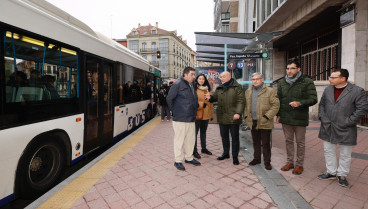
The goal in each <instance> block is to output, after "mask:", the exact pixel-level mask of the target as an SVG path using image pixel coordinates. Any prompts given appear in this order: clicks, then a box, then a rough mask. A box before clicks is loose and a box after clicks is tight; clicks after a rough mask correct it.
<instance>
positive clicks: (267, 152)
mask: <svg viewBox="0 0 368 209" xmlns="http://www.w3.org/2000/svg"><path fill="white" fill-rule="evenodd" d="M256 127H257V121H256V120H254V121H253V127H252V130H251V133H252V138H253V148H254V154H253V156H254V159H255V160H259V161H261V154H262V152H263V161H264V163H270V162H271V131H272V130H271V129H256Z"/></svg>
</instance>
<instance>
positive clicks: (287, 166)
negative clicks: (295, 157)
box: [281, 163, 294, 171]
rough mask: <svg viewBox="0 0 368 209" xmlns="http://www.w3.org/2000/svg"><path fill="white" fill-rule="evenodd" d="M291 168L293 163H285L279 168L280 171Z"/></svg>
mask: <svg viewBox="0 0 368 209" xmlns="http://www.w3.org/2000/svg"><path fill="white" fill-rule="evenodd" d="M293 168H294V164H292V163H286V165H284V166H282V168H281V170H282V171H288V170H290V169H293Z"/></svg>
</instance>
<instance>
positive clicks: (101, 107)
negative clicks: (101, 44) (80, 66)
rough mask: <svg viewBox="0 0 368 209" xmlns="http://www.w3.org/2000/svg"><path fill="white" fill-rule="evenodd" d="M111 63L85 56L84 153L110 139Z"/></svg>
mask: <svg viewBox="0 0 368 209" xmlns="http://www.w3.org/2000/svg"><path fill="white" fill-rule="evenodd" d="M112 66H113V65H112V64H109V63H104V62H103V61H102V60H101V59H98V58H95V57H89V56H87V57H86V67H85V69H86V76H87V88H86V90H87V104H86V105H87V108H86V116H87V117H86V128H85V136H86V141H85V153H86V152H88V151H91V150H93V149H95V148H97V147H99V146H102V145H105V144H107V143H109V142H110V141H111V140H112Z"/></svg>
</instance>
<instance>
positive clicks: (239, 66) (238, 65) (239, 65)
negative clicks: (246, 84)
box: [236, 61, 244, 69]
mask: <svg viewBox="0 0 368 209" xmlns="http://www.w3.org/2000/svg"><path fill="white" fill-rule="evenodd" d="M236 67H237V68H238V69H243V68H244V62H243V61H239V62H237V63H236Z"/></svg>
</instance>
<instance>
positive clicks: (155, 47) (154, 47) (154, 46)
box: [151, 42, 157, 51]
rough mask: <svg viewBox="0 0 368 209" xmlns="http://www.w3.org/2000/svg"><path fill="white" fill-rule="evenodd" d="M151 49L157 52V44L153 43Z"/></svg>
mask: <svg viewBox="0 0 368 209" xmlns="http://www.w3.org/2000/svg"><path fill="white" fill-rule="evenodd" d="M151 49H152V51H155V50H156V49H157V45H156V42H152V44H151Z"/></svg>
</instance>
